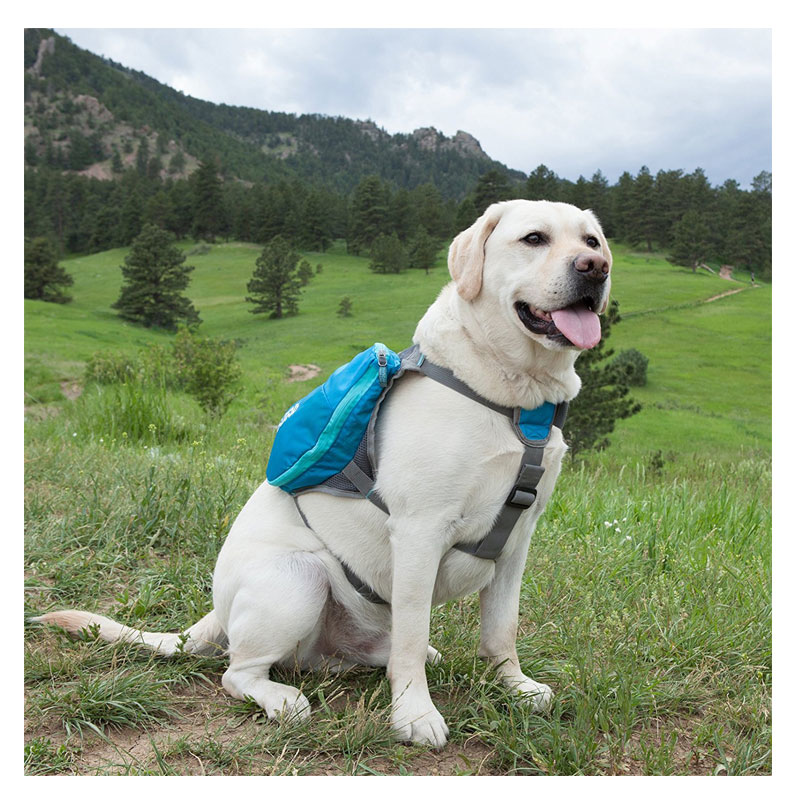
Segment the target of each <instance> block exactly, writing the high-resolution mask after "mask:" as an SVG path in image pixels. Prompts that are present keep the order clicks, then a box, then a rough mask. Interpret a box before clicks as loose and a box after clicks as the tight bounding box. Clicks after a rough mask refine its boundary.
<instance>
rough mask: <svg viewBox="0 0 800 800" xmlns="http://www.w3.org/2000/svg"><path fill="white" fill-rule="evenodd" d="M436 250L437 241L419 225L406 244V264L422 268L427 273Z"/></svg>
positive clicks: (437, 248)
mask: <svg viewBox="0 0 800 800" xmlns="http://www.w3.org/2000/svg"><path fill="white" fill-rule="evenodd" d="M438 250H439V242H438V241H437V240H436V239H434V238H433V236H431V235H430V234H429V233H428V232H427V231H426V230H425V228H423V227H422V226H420V227H419V228H417V230H416V232H415V233H414V237H413V238H412V239H411V242H410V243H409V245H408V266H409V267H411V269H424V270H425V274H426V275H427V274H428V271H429V270H430V268H431V267H432V266H433V264H434V261H435V260H436V253H437V252H438Z"/></svg>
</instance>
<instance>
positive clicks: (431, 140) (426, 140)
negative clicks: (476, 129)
mask: <svg viewBox="0 0 800 800" xmlns="http://www.w3.org/2000/svg"><path fill="white" fill-rule="evenodd" d="M411 138H412V139H413V140H414V141H415V142H416V143H417V146H418V147H419V148H420V149H422V150H455V151H456V152H459V153H463V154H464V155H467V156H473V157H477V158H485V159H486V160H487V161H488V160H490V158H489V156H488V155H486V153H484V152H483V149H482V148H481V145H480V142H479V141H478V140H477V139H476V138H475V137H474V136H473V135H472V134H471V133H467V132H466V131H457V132H456V135H455V136H452V137H450V138H448V137H447V136H445V135H444V134H443V133H441V132H439V131H437V130H436V128H417V129H416V130H415V131H414V132H413V133H412V134H411Z"/></svg>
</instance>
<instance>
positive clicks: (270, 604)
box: [222, 552, 329, 719]
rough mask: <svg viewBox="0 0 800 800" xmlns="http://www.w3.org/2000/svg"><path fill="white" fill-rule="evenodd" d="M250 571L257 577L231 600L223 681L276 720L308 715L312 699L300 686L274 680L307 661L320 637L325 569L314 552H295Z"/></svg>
mask: <svg viewBox="0 0 800 800" xmlns="http://www.w3.org/2000/svg"><path fill="white" fill-rule="evenodd" d="M251 566H253V565H251ZM249 573H250V575H251V576H256V575H257V580H254V579H252V577H251V580H249V581H248V582H247V583H245V584H244V585H242V586H241V587H240V588H239V589H238V591H237V592H236V595H235V597H234V598H233V602H232V604H231V609H230V615H229V625H228V640H229V652H230V666H229V667H228V670H227V671H226V672H225V674H224V675H223V676H222V685H223V686H224V688H225V690H226V691H227V692H228V693H229V694H231V695H233V696H234V697H236V698H238V699H240V700H242V699H244V698H246V697H250V698H252V699H253V700H254V701H255V702H256V703H258V705H260V706H261V707H262V708H263V709H264V711H265V712H266V714H267V716H268V717H269V718H270V719H275V718H277V717H279V716H283V717H287V718H295V719H303V718H305V717H307V716H308V715H309V713H310V709H309V703H308V700H306V698H305V696H304V695H303V694H302V692H300V690H299V689H296V688H294V687H293V686H287V685H286V684H282V683H278V682H277V681H274V680H271V679H270V669H271V668H272V667H273V665H275V664H285V665H289V666H291V665H293V664H295V663H301V662H302V661H303V660H304V658H305V654H306V653H307V652H309V651H310V650H311V649H312V648H313V646H314V643H315V642H316V640H317V638H318V637H319V633H320V628H321V625H322V617H323V610H324V607H325V603H326V602H327V599H328V596H329V584H328V580H327V573H326V571H325V567H324V565H323V564H322V562H321V561H320V560H319V559H318V558H317V557H316V556H315V555H314V554H313V553H307V552H294V553H285V554H282V555H276V556H273V558H271V559H269V560H268V561H266V562H265V563H263V565H261V566H260V567H258V566H257V567H256V569H255V570H253V569H250V570H249Z"/></svg>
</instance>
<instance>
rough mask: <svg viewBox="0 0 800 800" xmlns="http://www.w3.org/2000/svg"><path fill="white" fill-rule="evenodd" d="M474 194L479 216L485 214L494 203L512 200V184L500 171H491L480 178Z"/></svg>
mask: <svg viewBox="0 0 800 800" xmlns="http://www.w3.org/2000/svg"><path fill="white" fill-rule="evenodd" d="M474 194H475V208H476V209H477V210H478V213H479V214H483V212H484V211H486V209H487V208H488V207H489V206H490V205H491V204H492V203H497V202H498V201H500V200H508V199H510V197H511V195H512V191H511V184H510V183H509V180H508V177H507V176H506V175H504V174H503V173H502V172H500V170H497V169H490V170H489V171H488V172H486V173H484V174H483V175H481V177H480V178H478V184H477V186H476V187H475V193H474Z"/></svg>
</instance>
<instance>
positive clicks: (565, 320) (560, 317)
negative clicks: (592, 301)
mask: <svg viewBox="0 0 800 800" xmlns="http://www.w3.org/2000/svg"><path fill="white" fill-rule="evenodd" d="M552 317H553V322H555V324H556V327H557V328H558V329H559V330H560V331H561V333H563V334H564V336H566V337H567V339H569V340H570V341H571V342H572V344H574V345H575V347H580V348H581V350H588V349H589V348H591V347H594V346H595V345H596V344H597V343H598V342H599V341H600V317H598V316H597V314H595V313H594V311H589V309H588V308H586V306H584V305H581V304H578V305H574V306H570V307H569V308H562V309H561V310H560V311H553V312H552Z"/></svg>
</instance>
